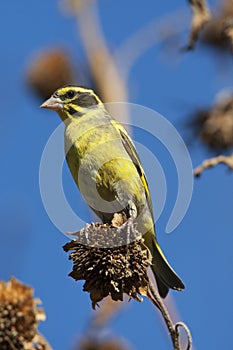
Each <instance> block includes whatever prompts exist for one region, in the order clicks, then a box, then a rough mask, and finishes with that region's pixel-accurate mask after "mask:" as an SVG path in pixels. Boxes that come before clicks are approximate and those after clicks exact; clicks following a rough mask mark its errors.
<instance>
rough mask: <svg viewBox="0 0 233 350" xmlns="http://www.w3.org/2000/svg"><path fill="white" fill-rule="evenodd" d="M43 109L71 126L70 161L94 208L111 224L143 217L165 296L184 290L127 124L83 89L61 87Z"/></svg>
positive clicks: (140, 228)
mask: <svg viewBox="0 0 233 350" xmlns="http://www.w3.org/2000/svg"><path fill="white" fill-rule="evenodd" d="M41 107H43V108H48V109H51V110H54V111H56V112H57V113H58V114H59V116H60V118H61V119H62V121H63V122H64V123H65V150H66V160H67V163H68V166H69V168H70V171H71V174H72V176H73V178H74V181H75V182H76V184H77V186H78V188H79V190H80V192H81V194H82V196H83V197H84V199H85V200H86V202H87V203H88V205H89V206H90V208H91V209H92V210H93V211H94V212H95V213H96V214H97V216H98V217H99V218H100V219H101V220H102V221H103V222H105V223H106V222H111V220H112V219H113V215H114V213H116V212H123V211H124V212H125V213H127V216H128V217H133V218H137V225H138V226H137V229H138V231H139V232H140V233H141V234H142V235H143V238H144V239H145V244H146V246H147V247H148V249H149V250H150V252H151V254H152V265H151V268H152V271H153V273H154V276H155V279H156V282H157V286H158V290H159V293H160V295H161V296H162V297H166V295H167V293H168V291H169V288H172V289H176V290H182V289H184V288H185V287H184V284H183V282H182V281H181V279H180V278H179V277H178V276H177V275H176V273H175V272H174V270H173V269H172V268H171V266H170V265H169V263H168V262H167V260H166V258H165V256H164V254H163V252H162V250H161V248H160V247H159V244H158V241H157V239H156V236H155V227H154V218H153V208H152V203H151V198H150V192H149V188H148V184H147V180H146V177H145V173H144V171H143V168H142V165H141V161H140V159H139V156H138V154H137V151H136V149H135V146H134V144H133V142H132V140H131V138H130V137H129V135H128V133H127V131H126V129H125V128H124V127H123V125H122V124H120V123H119V122H118V121H116V120H115V119H114V118H112V117H111V116H110V114H109V113H108V112H107V110H106V109H105V107H104V104H103V103H102V102H101V100H100V99H99V97H98V96H97V95H96V94H95V93H94V92H93V91H92V90H91V89H88V88H85V87H81V86H71V85H69V86H64V87H61V88H59V89H58V90H57V91H55V92H54V94H53V95H52V96H51V97H50V98H49V99H48V100H47V101H45V102H44V103H43V104H42V105H41Z"/></svg>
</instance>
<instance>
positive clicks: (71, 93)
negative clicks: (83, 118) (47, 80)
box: [66, 90, 75, 98]
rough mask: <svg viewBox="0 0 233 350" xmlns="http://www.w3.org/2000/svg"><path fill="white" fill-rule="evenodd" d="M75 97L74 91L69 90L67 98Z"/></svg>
mask: <svg viewBox="0 0 233 350" xmlns="http://www.w3.org/2000/svg"><path fill="white" fill-rule="evenodd" d="M74 95H75V92H74V90H69V91H67V93H66V97H68V98H73V97H74Z"/></svg>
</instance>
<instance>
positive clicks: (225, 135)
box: [190, 92, 233, 151]
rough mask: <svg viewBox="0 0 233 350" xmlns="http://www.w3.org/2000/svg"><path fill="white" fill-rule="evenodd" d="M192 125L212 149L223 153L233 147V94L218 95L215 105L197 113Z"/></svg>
mask: <svg viewBox="0 0 233 350" xmlns="http://www.w3.org/2000/svg"><path fill="white" fill-rule="evenodd" d="M190 125H191V127H193V128H194V130H196V131H197V133H198V135H199V137H200V139H201V140H202V142H204V143H205V144H206V145H208V147H209V148H210V149H212V150H215V151H216V150H217V151H222V150H226V149H230V148H231V147H233V94H232V93H228V92H223V93H220V94H218V97H217V99H216V102H215V103H214V105H213V106H212V107H210V108H209V109H205V110H204V109H203V110H201V111H198V112H197V113H195V114H194V116H193V122H192V123H191V124H190Z"/></svg>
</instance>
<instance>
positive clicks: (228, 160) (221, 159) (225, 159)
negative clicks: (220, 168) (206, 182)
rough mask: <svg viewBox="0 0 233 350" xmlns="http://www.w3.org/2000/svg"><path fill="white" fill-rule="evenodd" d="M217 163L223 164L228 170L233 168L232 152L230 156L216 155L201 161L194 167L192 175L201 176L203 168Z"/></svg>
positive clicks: (211, 166)
mask: <svg viewBox="0 0 233 350" xmlns="http://www.w3.org/2000/svg"><path fill="white" fill-rule="evenodd" d="M218 164H225V165H227V166H228V168H229V169H230V170H233V154H231V155H230V156H223V155H220V156H217V157H213V158H210V159H206V160H204V161H203V163H202V164H201V165H199V166H198V167H196V168H195V169H194V175H195V176H196V177H199V176H201V174H202V173H203V171H204V170H206V169H209V168H213V167H215V166H216V165H218Z"/></svg>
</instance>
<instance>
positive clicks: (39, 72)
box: [27, 49, 74, 100]
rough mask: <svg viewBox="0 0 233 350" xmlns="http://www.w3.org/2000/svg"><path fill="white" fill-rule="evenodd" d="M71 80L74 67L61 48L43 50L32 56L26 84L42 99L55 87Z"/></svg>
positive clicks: (47, 96) (72, 79)
mask: <svg viewBox="0 0 233 350" xmlns="http://www.w3.org/2000/svg"><path fill="white" fill-rule="evenodd" d="M73 81H74V69H73V66H72V64H71V60H70V58H69V56H68V54H67V53H66V51H64V50H63V49H49V50H45V51H44V52H42V53H41V54H39V55H38V56H36V57H35V58H34V60H33V61H32V62H31V64H30V66H29V68H28V72H27V83H28V85H29V86H30V87H31V88H32V90H33V91H35V92H36V93H37V94H38V96H39V97H41V99H43V100H44V99H47V98H49V97H50V96H51V94H52V93H53V92H54V91H55V90H56V89H57V88H59V87H61V86H62V85H66V84H70V83H72V82H73Z"/></svg>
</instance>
